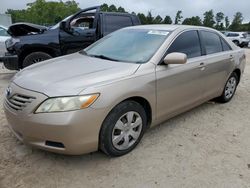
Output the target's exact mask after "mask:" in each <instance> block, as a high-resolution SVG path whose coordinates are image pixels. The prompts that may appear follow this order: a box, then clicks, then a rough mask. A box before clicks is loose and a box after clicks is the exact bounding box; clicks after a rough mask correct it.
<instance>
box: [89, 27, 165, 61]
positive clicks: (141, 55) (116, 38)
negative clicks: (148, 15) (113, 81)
mask: <svg viewBox="0 0 250 188" xmlns="http://www.w3.org/2000/svg"><path fill="white" fill-rule="evenodd" d="M168 34H169V32H168V31H162V30H146V29H123V30H119V31H116V32H114V33H112V34H110V35H108V36H106V37H104V38H103V39H101V40H99V41H98V42H96V43H94V44H93V45H91V46H90V47H88V48H86V49H85V50H84V52H85V54H86V55H89V56H94V57H97V58H102V59H109V60H113V61H123V62H132V63H145V62H147V61H148V60H149V59H150V58H151V57H152V56H153V55H154V54H155V52H156V51H157V50H158V49H159V47H160V46H161V45H162V43H163V42H164V41H165V40H166V38H167V36H168Z"/></svg>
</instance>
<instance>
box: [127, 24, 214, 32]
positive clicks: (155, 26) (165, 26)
mask: <svg viewBox="0 0 250 188" xmlns="http://www.w3.org/2000/svg"><path fill="white" fill-rule="evenodd" d="M129 28H133V29H156V30H166V31H174V30H176V29H183V30H184V29H209V30H214V29H211V28H208V27H202V26H192V25H169V24H152V25H138V26H133V27H129Z"/></svg>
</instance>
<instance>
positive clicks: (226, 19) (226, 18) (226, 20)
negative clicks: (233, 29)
mask: <svg viewBox="0 0 250 188" xmlns="http://www.w3.org/2000/svg"><path fill="white" fill-rule="evenodd" d="M229 25H230V21H229V18H228V16H226V17H225V27H226V29H228V27H229Z"/></svg>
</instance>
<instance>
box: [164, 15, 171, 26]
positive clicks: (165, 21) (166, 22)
mask: <svg viewBox="0 0 250 188" xmlns="http://www.w3.org/2000/svg"><path fill="white" fill-rule="evenodd" d="M163 23H164V24H172V23H173V21H172V19H171V17H170V16H168V15H167V16H166V17H165V18H164V20H163Z"/></svg>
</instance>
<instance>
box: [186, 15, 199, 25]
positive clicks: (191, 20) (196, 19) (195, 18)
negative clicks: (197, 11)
mask: <svg viewBox="0 0 250 188" xmlns="http://www.w3.org/2000/svg"><path fill="white" fill-rule="evenodd" d="M182 24H185V25H199V26H200V25H202V21H201V18H200V17H199V16H193V17H191V18H186V19H185V20H184V21H183V22H182Z"/></svg>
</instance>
